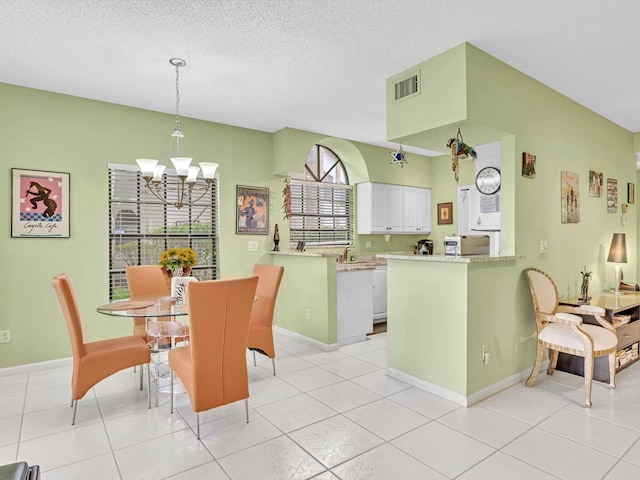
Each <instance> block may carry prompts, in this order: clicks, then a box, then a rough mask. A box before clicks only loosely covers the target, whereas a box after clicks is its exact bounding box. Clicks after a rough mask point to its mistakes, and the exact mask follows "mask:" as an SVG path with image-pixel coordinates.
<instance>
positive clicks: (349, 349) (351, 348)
mask: <svg viewBox="0 0 640 480" xmlns="http://www.w3.org/2000/svg"><path fill="white" fill-rule="evenodd" d="M370 338H371V337H367V339H366V340H365V341H364V342H357V343H352V344H350V345H345V346H344V347H340V351H341V352H342V353H344V354H345V355H349V356H351V357H355V356H357V355H362V354H364V353H369V352H372V351H374V350H380V349H382V348H384V347H385V346H384V344H382V343H380V342H375V341H373V340H370Z"/></svg>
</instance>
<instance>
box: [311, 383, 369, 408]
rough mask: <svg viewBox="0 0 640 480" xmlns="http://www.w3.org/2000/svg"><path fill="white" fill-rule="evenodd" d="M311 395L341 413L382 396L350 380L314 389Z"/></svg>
mask: <svg viewBox="0 0 640 480" xmlns="http://www.w3.org/2000/svg"><path fill="white" fill-rule="evenodd" d="M309 395H311V396H312V397H313V398H315V399H316V400H319V401H321V402H322V403H324V404H325V405H328V406H329V407H331V408H333V409H334V410H336V411H337V412H341V413H342V412H346V411H348V410H352V409H354V408H357V407H361V406H362V405H366V404H367V403H371V402H374V401H376V400H379V399H380V398H381V397H380V395H378V394H377V393H373V392H372V391H371V390H368V389H366V388H364V387H361V386H360V385H356V384H355V383H353V382H351V381H349V380H344V381H342V382H341V383H336V384H333V385H329V386H328V387H324V388H319V389H318V390H313V391H311V392H309Z"/></svg>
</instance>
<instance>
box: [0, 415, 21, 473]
mask: <svg viewBox="0 0 640 480" xmlns="http://www.w3.org/2000/svg"><path fill="white" fill-rule="evenodd" d="M0 425H2V426H1V427H0V447H4V446H6V445H11V444H13V443H18V440H20V427H21V426H22V415H15V416H13V417H5V418H3V419H1V420H0ZM0 465H2V464H0Z"/></svg>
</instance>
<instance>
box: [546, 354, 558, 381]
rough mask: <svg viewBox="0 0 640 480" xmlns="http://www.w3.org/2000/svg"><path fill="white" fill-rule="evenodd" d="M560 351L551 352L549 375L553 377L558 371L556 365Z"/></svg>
mask: <svg viewBox="0 0 640 480" xmlns="http://www.w3.org/2000/svg"><path fill="white" fill-rule="evenodd" d="M558 353H559V352H558V351H557V350H551V356H550V357H549V368H547V375H553V372H555V371H556V365H557V364H558Z"/></svg>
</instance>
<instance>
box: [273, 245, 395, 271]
mask: <svg viewBox="0 0 640 480" xmlns="http://www.w3.org/2000/svg"><path fill="white" fill-rule="evenodd" d="M271 254H272V255H287V256H296V257H310V258H317V257H327V258H331V257H333V258H335V259H336V271H338V272H359V271H361V270H375V269H376V267H380V266H384V265H386V264H387V260H386V259H384V258H382V257H380V256H379V255H375V254H364V255H357V257H356V260H355V261H353V262H340V261H338V257H339V256H340V255H339V254H336V253H328V252H297V251H295V250H286V251H282V252H271Z"/></svg>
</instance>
